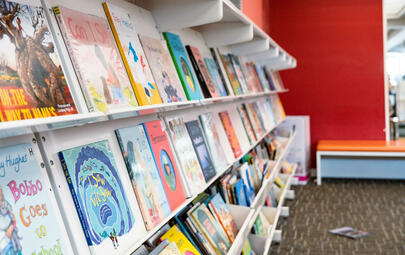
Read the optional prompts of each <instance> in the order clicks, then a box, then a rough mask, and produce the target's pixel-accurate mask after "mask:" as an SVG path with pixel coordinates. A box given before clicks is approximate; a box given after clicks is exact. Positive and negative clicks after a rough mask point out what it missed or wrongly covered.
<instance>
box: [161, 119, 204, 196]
mask: <svg viewBox="0 0 405 255" xmlns="http://www.w3.org/2000/svg"><path fill="white" fill-rule="evenodd" d="M167 122H168V126H169V133H170V137H171V138H172V142H173V146H174V149H175V151H176V152H177V155H178V159H179V162H180V164H181V167H182V169H183V171H184V174H185V177H186V180H185V182H186V183H187V184H189V185H188V186H189V189H190V191H191V193H192V194H198V193H200V192H201V191H202V189H203V187H204V185H205V179H204V175H203V172H202V170H201V167H200V164H199V162H198V158H197V155H196V153H195V152H194V148H193V143H192V141H191V138H190V136H189V134H188V132H187V129H186V126H185V124H184V121H183V118H181V117H176V118H173V119H168V121H167Z"/></svg>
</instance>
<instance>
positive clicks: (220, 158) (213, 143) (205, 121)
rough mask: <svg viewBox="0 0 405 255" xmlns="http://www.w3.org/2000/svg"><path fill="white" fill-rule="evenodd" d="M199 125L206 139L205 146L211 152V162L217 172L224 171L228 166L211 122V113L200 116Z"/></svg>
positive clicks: (216, 132) (212, 121)
mask: <svg viewBox="0 0 405 255" xmlns="http://www.w3.org/2000/svg"><path fill="white" fill-rule="evenodd" d="M200 121H201V125H202V127H203V130H204V134H205V138H206V139H207V145H208V148H209V151H210V152H211V157H212V161H213V163H214V166H215V169H216V171H217V172H220V171H221V170H223V169H225V167H226V166H227V165H228V161H227V160H226V156H225V152H224V148H223V147H222V145H221V143H220V140H219V134H218V131H217V127H216V125H215V122H214V120H213V113H212V112H207V113H204V114H201V115H200Z"/></svg>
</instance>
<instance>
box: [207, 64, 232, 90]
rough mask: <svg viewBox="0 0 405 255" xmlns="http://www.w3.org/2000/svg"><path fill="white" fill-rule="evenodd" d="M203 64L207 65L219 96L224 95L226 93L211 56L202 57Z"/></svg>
mask: <svg viewBox="0 0 405 255" xmlns="http://www.w3.org/2000/svg"><path fill="white" fill-rule="evenodd" d="M204 62H205V65H206V66H207V69H208V72H209V74H210V75H211V78H212V81H213V82H214V84H215V87H216V88H217V91H218V93H219V96H221V97H226V96H227V95H228V93H227V92H226V89H225V86H224V83H223V81H222V78H221V75H220V74H219V71H218V67H217V65H216V64H215V61H214V60H213V59H212V58H204Z"/></svg>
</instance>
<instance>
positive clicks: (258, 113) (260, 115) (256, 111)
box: [248, 102, 266, 131]
mask: <svg viewBox="0 0 405 255" xmlns="http://www.w3.org/2000/svg"><path fill="white" fill-rule="evenodd" d="M248 105H252V107H249V108H251V109H252V110H253V111H254V112H255V113H256V116H257V118H258V120H259V123H260V127H261V128H262V130H264V131H266V125H265V123H264V118H263V116H262V114H264V112H262V111H260V109H259V106H258V105H257V103H256V102H253V103H248Z"/></svg>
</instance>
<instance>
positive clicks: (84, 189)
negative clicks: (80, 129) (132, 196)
mask: <svg viewBox="0 0 405 255" xmlns="http://www.w3.org/2000/svg"><path fill="white" fill-rule="evenodd" d="M58 155H59V159H60V161H61V165H62V169H63V171H64V175H65V177H66V181H67V184H68V186H69V189H70V193H71V195H72V198H73V201H74V204H75V207H76V211H77V214H78V215H79V219H80V223H81V225H82V229H83V232H84V235H85V237H86V240H87V244H88V245H89V247H90V249H91V251H92V252H93V253H98V252H107V251H110V252H113V251H115V250H116V249H119V247H120V245H121V244H122V242H128V240H129V239H128V238H130V239H132V240H133V237H130V236H128V235H127V234H128V233H129V232H130V231H131V230H132V228H134V227H136V228H138V227H139V226H138V224H142V226H143V222H142V221H140V220H139V219H137V220H135V217H134V214H133V211H132V209H131V207H130V204H129V202H128V198H127V195H126V192H125V191H124V188H123V185H122V182H121V178H122V176H120V175H119V173H118V169H117V164H116V162H115V159H114V156H113V153H112V150H111V147H110V144H109V142H108V140H102V141H99V142H95V143H91V144H87V145H82V146H77V147H74V148H71V149H66V150H63V151H60V152H59V153H58ZM136 221H137V222H136Z"/></svg>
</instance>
